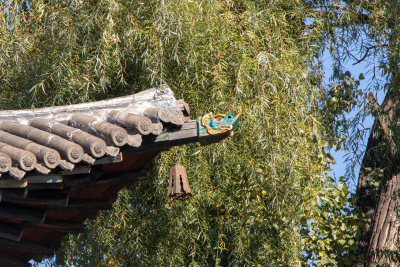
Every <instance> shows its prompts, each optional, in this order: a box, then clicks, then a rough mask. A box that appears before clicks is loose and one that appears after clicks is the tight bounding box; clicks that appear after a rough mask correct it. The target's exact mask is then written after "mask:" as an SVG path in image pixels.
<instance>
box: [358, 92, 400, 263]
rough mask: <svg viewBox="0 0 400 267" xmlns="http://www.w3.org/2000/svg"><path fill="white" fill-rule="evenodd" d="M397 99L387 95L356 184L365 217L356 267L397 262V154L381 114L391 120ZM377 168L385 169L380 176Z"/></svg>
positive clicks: (399, 203) (399, 223)
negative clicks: (359, 261) (383, 124)
mask: <svg viewBox="0 0 400 267" xmlns="http://www.w3.org/2000/svg"><path fill="white" fill-rule="evenodd" d="M396 102H397V101H395V100H394V99H393V98H392V96H391V95H390V94H388V95H387V97H386V99H385V101H384V103H383V104H382V106H381V107H380V108H381V112H382V113H381V114H379V116H380V117H379V119H378V120H377V121H375V123H374V126H373V129H372V133H371V136H370V138H369V140H368V145H367V150H366V154H365V156H364V159H363V162H362V167H361V171H360V175H359V180H358V186H357V199H358V201H357V205H358V207H359V208H360V209H361V210H362V211H363V212H364V213H365V214H367V215H368V217H367V220H366V224H365V231H364V232H363V233H362V234H361V235H360V237H359V240H358V245H359V255H360V259H361V263H359V265H358V266H378V265H380V266H393V267H394V266H399V264H400V261H399V259H400V257H399V249H398V247H399V233H398V231H399V226H400V218H399V217H398V216H399V214H400V213H399V212H400V209H399V207H400V196H399V189H400V169H399V168H398V166H397V165H398V162H399V160H398V159H399V153H398V151H393V150H394V149H393V144H391V143H390V142H388V136H387V135H388V132H389V130H388V129H382V116H385V118H386V119H387V120H388V121H390V119H391V118H392V116H393V106H394V105H396ZM387 127H389V126H387ZM384 144H386V145H384ZM385 147H386V148H385ZM397 147H398V144H397ZM396 149H397V148H396ZM397 150H398V149H397ZM378 170H383V171H384V176H383V177H382V176H379V175H377V174H378ZM361 255H362V256H361Z"/></svg>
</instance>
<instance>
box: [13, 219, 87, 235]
mask: <svg viewBox="0 0 400 267" xmlns="http://www.w3.org/2000/svg"><path fill="white" fill-rule="evenodd" d="M21 227H23V228H35V229H40V230H45V231H56V232H66V233H83V232H84V231H85V225H84V224H81V223H73V222H68V221H58V220H49V219H46V220H45V221H44V222H43V223H32V222H23V223H22V224H21Z"/></svg>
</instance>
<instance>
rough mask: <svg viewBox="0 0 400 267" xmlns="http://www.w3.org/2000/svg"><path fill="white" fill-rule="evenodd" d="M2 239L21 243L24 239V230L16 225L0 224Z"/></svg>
mask: <svg viewBox="0 0 400 267" xmlns="http://www.w3.org/2000/svg"><path fill="white" fill-rule="evenodd" d="M0 237H1V238H5V239H9V240H14V241H20V240H21V237H22V228H20V227H19V226H17V225H15V224H9V223H3V222H0Z"/></svg>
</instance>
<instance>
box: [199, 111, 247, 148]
mask: <svg viewBox="0 0 400 267" xmlns="http://www.w3.org/2000/svg"><path fill="white" fill-rule="evenodd" d="M240 115H241V113H239V114H238V115H233V114H230V113H227V114H216V115H213V114H212V113H208V114H206V115H204V116H203V117H200V118H199V119H198V128H199V137H200V143H202V144H209V143H214V142H218V141H219V140H221V139H223V138H225V137H227V136H229V135H231V134H232V133H233V130H234V129H235V128H236V126H237V124H238V122H239V119H240Z"/></svg>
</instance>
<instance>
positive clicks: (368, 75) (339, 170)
mask: <svg viewBox="0 0 400 267" xmlns="http://www.w3.org/2000/svg"><path fill="white" fill-rule="evenodd" d="M367 59H368V58H367ZM332 63H333V62H332V59H331V57H330V55H329V53H325V54H324V56H323V67H324V74H325V78H324V82H325V83H326V84H329V83H331V82H330V81H329V78H330V77H331V76H332V73H333V71H332ZM344 67H345V69H347V70H349V71H350V72H351V74H352V76H353V77H359V75H360V74H361V73H362V74H363V75H364V76H365V79H364V80H362V81H360V88H361V89H364V90H365V88H367V87H368V86H370V84H371V81H372V79H373V74H372V68H373V65H372V64H371V62H368V61H363V62H361V63H359V64H356V65H353V62H347V64H346V65H345V66H344ZM381 78H382V77H381V76H378V79H381ZM373 93H374V94H375V95H376V98H377V100H378V102H379V103H382V101H383V99H384V97H385V94H384V92H383V91H379V92H374V91H373ZM356 112H357V111H352V112H351V113H350V114H348V115H347V118H348V119H351V118H353V117H354V114H356ZM373 123H374V118H373V117H372V116H368V117H367V118H366V119H365V121H364V122H363V123H362V126H360V127H363V128H366V129H370V128H371V127H372V125H373ZM369 133H370V132H368V134H367V135H365V138H364V140H363V146H362V149H364V148H365V147H366V145H367V141H368V137H369ZM330 154H331V155H332V156H333V158H334V159H335V161H336V164H334V165H332V166H331V168H332V171H331V172H330V173H329V176H331V177H334V178H336V180H337V179H339V178H340V177H341V176H345V173H346V162H345V159H346V151H344V150H343V149H341V150H338V151H335V150H334V149H331V151H330ZM350 156H351V155H350ZM354 172H355V173H356V177H355V179H350V180H349V188H350V191H351V192H355V189H356V186H357V178H358V173H359V166H357V169H356V170H354Z"/></svg>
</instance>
